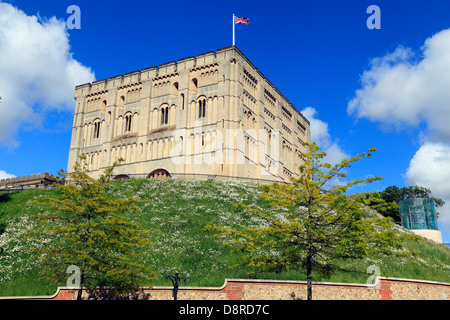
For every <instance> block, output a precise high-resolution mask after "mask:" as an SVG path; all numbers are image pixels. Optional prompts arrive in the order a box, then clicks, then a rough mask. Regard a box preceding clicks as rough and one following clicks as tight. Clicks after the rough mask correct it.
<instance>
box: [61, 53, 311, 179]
mask: <svg viewBox="0 0 450 320" xmlns="http://www.w3.org/2000/svg"><path fill="white" fill-rule="evenodd" d="M75 100H76V108H75V115H74V122H73V130H72V140H71V146H70V151H69V161H68V171H69V172H70V171H71V170H72V168H73V165H74V163H75V161H76V160H77V159H78V158H79V157H80V156H81V155H85V156H86V157H87V161H88V163H89V169H90V170H91V171H92V172H93V174H94V175H97V174H98V173H99V172H100V170H101V169H102V168H105V167H108V166H111V165H112V164H113V163H114V161H116V160H117V159H119V158H123V159H124V160H125V161H124V162H123V163H122V165H121V166H119V167H118V168H117V169H116V171H115V173H116V174H117V175H128V176H133V177H147V176H148V175H149V174H150V173H151V172H153V171H154V170H159V169H164V170H166V171H167V172H169V173H170V175H171V176H173V177H197V178H199V177H205V178H208V177H209V178H215V177H220V178H240V179H248V180H258V181H289V177H290V176H298V166H299V165H300V163H299V157H298V154H299V153H300V152H301V151H302V150H303V149H302V148H303V146H302V145H301V143H302V142H304V141H310V128H309V122H308V120H307V119H306V118H305V117H303V115H302V114H301V113H300V112H299V111H298V110H297V109H296V108H295V107H294V106H293V105H292V104H291V103H290V102H289V101H288V100H287V99H286V98H285V97H284V96H283V95H282V94H281V93H280V92H279V91H278V90H277V89H276V88H275V87H274V86H273V85H272V84H271V83H270V82H269V81H268V80H267V79H266V78H265V77H264V76H263V75H262V73H261V72H260V71H259V70H258V69H256V68H255V67H254V66H253V65H252V64H251V62H250V61H249V60H248V59H247V58H246V57H244V55H243V54H242V53H241V52H240V51H239V50H238V49H237V48H236V47H227V48H223V49H219V50H217V51H216V52H207V53H203V54H200V55H197V56H196V57H188V58H184V59H181V60H178V61H177V62H168V63H164V64H161V65H159V66H157V67H156V66H155V67H150V68H146V69H143V70H141V71H134V72H130V73H127V74H124V75H119V76H115V77H111V78H108V79H104V80H99V81H96V82H93V83H89V84H84V85H80V86H77V87H76V90H75Z"/></svg>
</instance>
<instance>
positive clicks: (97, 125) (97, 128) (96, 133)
mask: <svg viewBox="0 0 450 320" xmlns="http://www.w3.org/2000/svg"><path fill="white" fill-rule="evenodd" d="M99 137H100V120H99V119H97V120H95V121H94V139H98V138H99Z"/></svg>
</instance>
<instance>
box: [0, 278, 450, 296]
mask: <svg viewBox="0 0 450 320" xmlns="http://www.w3.org/2000/svg"><path fill="white" fill-rule="evenodd" d="M144 292H145V293H150V299H151V300H172V299H173V298H172V288H171V287H153V288H146V289H145V290H144ZM76 295H77V291H76V290H73V289H68V288H64V287H60V288H58V290H57V292H56V293H55V294H54V295H52V296H37V297H9V298H8V297H4V298H1V297H0V299H21V300H22V299H26V300H74V299H75V298H76ZM293 299H306V282H304V281H274V280H241V279H227V280H225V284H224V285H223V286H222V287H217V288H210V287H180V288H179V290H178V300H293ZM313 299H314V300H445V299H450V283H442V282H432V281H421V280H410V279H396V278H378V279H377V282H376V283H375V284H374V285H370V286H368V285H365V284H354V283H353V284H352V283H331V282H317V283H314V284H313Z"/></svg>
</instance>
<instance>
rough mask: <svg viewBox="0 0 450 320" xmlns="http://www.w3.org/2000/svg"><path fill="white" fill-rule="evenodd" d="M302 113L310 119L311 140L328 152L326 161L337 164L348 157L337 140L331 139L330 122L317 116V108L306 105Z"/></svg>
mask: <svg viewBox="0 0 450 320" xmlns="http://www.w3.org/2000/svg"><path fill="white" fill-rule="evenodd" d="M301 113H302V114H303V115H304V116H305V117H306V118H307V119H308V120H309V122H310V125H311V141H312V142H315V143H317V145H318V146H319V147H320V148H321V149H322V150H323V151H325V152H326V153H327V156H326V157H325V159H324V161H325V162H328V163H331V164H336V163H338V162H340V161H341V160H343V159H345V158H348V157H349V156H348V155H347V153H345V152H344V151H343V150H342V149H341V147H340V146H339V145H338V143H337V142H336V141H333V140H332V139H331V136H330V133H329V129H328V123H326V122H323V121H322V120H320V119H317V118H316V115H317V110H316V109H314V108H312V107H306V108H305V109H303V110H302V111H301Z"/></svg>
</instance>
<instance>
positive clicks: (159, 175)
mask: <svg viewBox="0 0 450 320" xmlns="http://www.w3.org/2000/svg"><path fill="white" fill-rule="evenodd" d="M170 178H171V175H170V173H169V172H168V171H167V170H165V169H156V170H153V171H152V172H150V174H149V175H148V176H147V179H150V180H154V179H155V180H156V179H170Z"/></svg>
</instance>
